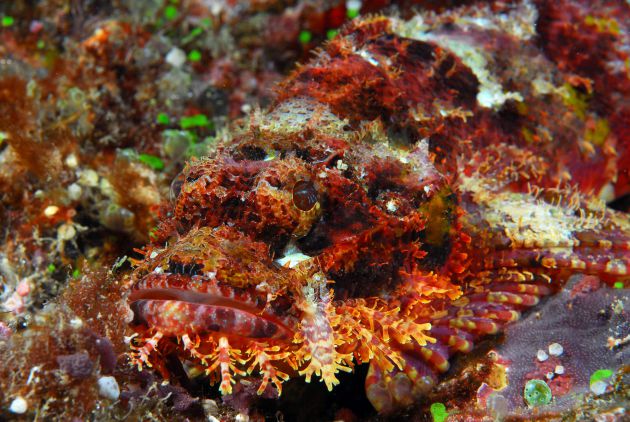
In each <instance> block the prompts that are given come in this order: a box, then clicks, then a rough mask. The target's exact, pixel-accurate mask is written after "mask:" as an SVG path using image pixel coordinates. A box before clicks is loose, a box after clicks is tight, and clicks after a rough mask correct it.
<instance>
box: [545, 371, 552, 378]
mask: <svg viewBox="0 0 630 422" xmlns="http://www.w3.org/2000/svg"><path fill="white" fill-rule="evenodd" d="M545 376H546V377H547V379H548V380H551V379H553V376H554V373H553V372H547V374H546V375H545Z"/></svg>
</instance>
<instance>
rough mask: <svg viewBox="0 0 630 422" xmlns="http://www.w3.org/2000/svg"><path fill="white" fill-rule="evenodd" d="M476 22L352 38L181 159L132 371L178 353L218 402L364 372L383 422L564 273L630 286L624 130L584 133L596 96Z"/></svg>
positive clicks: (142, 274)
mask: <svg viewBox="0 0 630 422" xmlns="http://www.w3.org/2000/svg"><path fill="white" fill-rule="evenodd" d="M521 7H526V8H533V7H534V6H532V5H531V4H530V3H529V2H525V3H524V6H521ZM487 12H488V13H487V17H486V21H485V24H484V26H479V25H481V24H480V23H479V22H480V21H479V20H478V19H475V18H474V17H471V18H470V19H466V18H465V16H464V17H454V16H449V15H445V16H442V15H433V14H432V15H426V16H424V18H420V17H416V18H414V19H412V20H409V21H403V20H401V19H398V18H389V17H382V16H376V17H367V18H363V19H360V20H354V21H352V22H351V23H350V24H349V25H348V26H346V27H344V28H343V29H342V30H341V31H340V33H339V34H338V36H337V37H335V38H334V39H333V40H331V41H329V42H328V43H327V44H326V45H325V46H324V47H323V48H322V49H320V50H318V51H316V54H315V55H314V57H313V59H312V60H311V61H310V62H309V63H307V64H305V65H302V66H300V67H298V68H297V69H296V70H295V71H294V72H293V73H292V74H290V75H289V76H288V77H287V79H286V80H285V81H284V82H283V83H282V84H281V85H280V86H279V88H278V92H277V99H276V102H275V103H274V104H273V105H272V106H271V107H270V108H269V109H268V110H265V111H261V110H255V111H254V112H252V114H251V116H249V117H248V118H247V119H245V120H244V121H243V122H242V123H241V126H239V127H238V128H236V129H234V130H233V131H232V132H231V135H230V136H229V139H226V140H224V141H223V142H221V143H219V144H218V146H217V148H216V151H215V152H214V153H212V154H210V156H207V157H204V158H201V159H197V160H193V161H192V162H190V163H188V164H187V165H186V167H185V169H184V170H183V172H182V173H181V175H180V177H178V179H176V181H175V182H174V183H173V185H172V187H171V190H172V191H171V193H172V207H171V208H170V209H169V211H168V213H166V215H165V216H164V218H163V219H162V222H161V223H160V226H159V229H158V231H157V234H156V237H155V239H154V241H153V242H152V243H151V244H150V245H148V246H146V247H145V249H143V253H144V258H143V259H142V260H139V261H137V262H136V268H135V270H134V272H133V277H132V284H133V285H132V287H131V291H130V295H129V303H130V307H131V309H132V310H133V312H134V321H133V326H134V329H135V331H136V336H135V337H134V338H133V339H132V341H131V347H132V352H131V357H132V361H133V363H134V364H135V365H137V366H138V367H139V368H142V367H143V366H145V367H146V366H149V367H155V368H156V369H158V370H159V371H161V372H162V373H163V374H164V376H166V377H168V375H169V371H168V368H167V365H166V363H165V356H167V355H168V356H176V357H177V358H178V359H180V360H181V361H182V362H186V364H187V365H188V366H190V367H197V368H200V369H202V370H203V371H205V374H206V375H207V376H208V377H209V378H210V380H211V381H212V382H215V383H218V384H219V389H220V391H221V393H222V394H230V393H231V392H232V389H233V386H234V384H235V383H237V382H239V379H242V378H243V377H246V376H248V377H249V379H250V380H251V379H255V380H258V382H259V384H258V385H259V388H258V393H259V394H262V393H263V392H265V391H266V390H267V389H275V390H276V391H277V394H280V393H281V390H282V385H283V382H285V381H286V380H288V379H289V378H291V377H300V376H302V377H304V379H305V380H306V382H310V380H311V379H313V378H315V379H319V380H321V381H322V382H323V383H325V385H326V387H327V388H328V389H329V390H330V389H333V387H334V386H335V385H337V384H338V383H339V379H338V374H339V372H340V371H346V372H349V371H352V370H353V368H354V367H355V366H356V365H359V364H369V370H368V373H367V377H366V380H365V388H366V393H367V397H368V399H369V400H370V402H371V403H372V404H373V406H374V407H375V408H376V410H377V411H379V412H389V411H391V410H393V409H397V408H401V407H402V406H407V405H409V404H411V403H413V402H414V400H416V399H417V398H418V397H420V396H422V395H423V394H426V393H427V392H428V391H430V389H431V388H432V387H433V386H435V385H436V383H437V382H438V381H439V379H440V374H443V373H444V372H445V371H447V370H448V369H449V360H451V358H452V356H453V355H455V354H460V353H467V352H469V351H471V350H472V349H473V347H474V345H475V344H476V343H477V342H478V341H479V340H480V339H482V338H483V337H484V336H487V335H492V334H496V333H498V332H500V331H501V330H502V328H503V327H505V326H506V324H509V323H511V322H513V321H515V320H517V319H519V317H520V315H521V313H522V312H525V311H527V310H528V309H530V308H532V307H533V306H535V305H536V304H537V303H539V301H540V300H542V299H544V297H545V296H547V295H550V294H553V293H554V292H556V291H558V290H559V289H560V288H562V286H563V283H564V282H565V281H566V280H567V278H568V277H569V276H571V275H573V274H589V275H594V276H597V277H599V278H600V279H601V280H602V281H604V282H606V283H619V282H621V283H623V284H624V286H627V282H628V279H629V278H630V270H629V269H630V222H629V219H628V216H627V214H625V213H624V212H621V211H615V210H613V209H611V208H608V207H607V206H606V202H605V200H610V199H611V196H612V197H615V196H617V197H618V196H621V195H623V194H627V193H628V190H629V188H628V186H627V185H626V184H624V183H623V180H624V179H623V177H622V176H620V175H621V174H622V173H623V174H626V175H627V170H628V166H629V165H630V164H629V163H628V160H625V159H621V158H619V157H622V156H623V154H624V152H623V151H627V149H628V136H627V132H626V133H625V138H623V136H622V135H623V133H621V132H614V130H612V129H610V130H609V131H608V132H606V133H605V134H604V135H602V136H599V135H598V136H599V137H597V136H595V135H593V129H592V128H593V124H592V123H593V121H597V120H594V119H600V120H601V117H599V116H600V115H599V114H598V113H601V112H600V111H598V110H597V109H594V108H591V107H586V108H585V107H583V106H580V105H579V104H578V105H576V101H572V98H573V97H572V96H576V95H578V94H577V92H578V91H579V92H580V93H581V92H586V91H585V90H591V89H598V85H597V84H596V85H595V87H592V86H590V85H588V82H587V81H586V80H587V78H586V77H578V76H576V75H575V74H574V73H570V72H569V71H568V70H566V71H565V70H562V69H560V66H556V65H555V64H554V62H553V58H552V57H547V56H546V55H545V54H544V52H542V51H541V49H540V48H539V47H538V46H537V45H536V44H535V41H534V39H535V35H536V34H535V31H536V29H535V28H536V25H534V23H532V22H530V21H527V19H525V18H522V19H521V20H520V21H519V18H517V17H513V18H510V16H509V13H510V11H509V10H504V11H500V12H497V13H494V14H493V12H491V11H487ZM530 12H531V15H533V17H531V19H536V16H537V15H536V13H535V9H533V10H530ZM519 13H520V15H519V16H522V15H523V14H525V15H526V13H523V10H520V12H519ZM505 16H508V19H505ZM550 19H551V18H550ZM548 21H549V20H548ZM507 25H511V26H510V27H509V28H508V27H507ZM549 25H551V24H549ZM541 27H542V26H541ZM626 84H627V82H626ZM626 86H627V85H626ZM613 100H614V99H613ZM613 100H611V101H613ZM616 133H617V135H616ZM589 134H590V135H589ZM626 181H627V180H626Z"/></svg>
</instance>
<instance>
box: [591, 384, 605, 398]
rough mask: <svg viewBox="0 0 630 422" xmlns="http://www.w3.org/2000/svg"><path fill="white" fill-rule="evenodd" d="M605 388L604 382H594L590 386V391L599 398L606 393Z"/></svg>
mask: <svg viewBox="0 0 630 422" xmlns="http://www.w3.org/2000/svg"><path fill="white" fill-rule="evenodd" d="M607 387H608V384H606V383H605V382H604V381H595V382H594V383H592V384H591V391H592V392H593V394H595V395H596V396H599V395H601V394H604V393H605V392H606V388H607Z"/></svg>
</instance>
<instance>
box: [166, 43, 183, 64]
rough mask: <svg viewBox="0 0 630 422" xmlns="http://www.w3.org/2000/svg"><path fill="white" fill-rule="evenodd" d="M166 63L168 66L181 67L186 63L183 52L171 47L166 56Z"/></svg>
mask: <svg viewBox="0 0 630 422" xmlns="http://www.w3.org/2000/svg"><path fill="white" fill-rule="evenodd" d="M165 60H166V63H168V64H170V65H171V66H174V67H181V66H182V65H183V64H184V63H186V53H184V50H182V49H180V48H177V47H173V48H172V49H171V51H169V52H168V54H166V58H165Z"/></svg>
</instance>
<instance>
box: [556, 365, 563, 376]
mask: <svg viewBox="0 0 630 422" xmlns="http://www.w3.org/2000/svg"><path fill="white" fill-rule="evenodd" d="M554 372H555V373H556V374H558V375H562V374H564V366H562V365H556V369H554Z"/></svg>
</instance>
